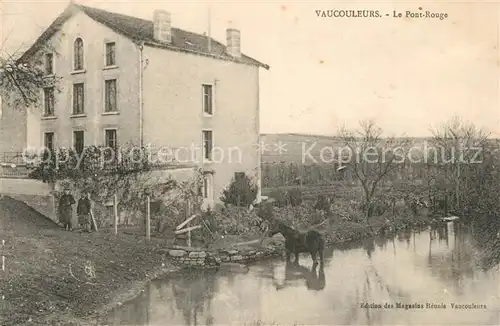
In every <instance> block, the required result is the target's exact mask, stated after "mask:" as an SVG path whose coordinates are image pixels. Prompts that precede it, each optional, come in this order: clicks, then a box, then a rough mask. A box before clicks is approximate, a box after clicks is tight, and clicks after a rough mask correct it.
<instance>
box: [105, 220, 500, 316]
mask: <svg viewBox="0 0 500 326" xmlns="http://www.w3.org/2000/svg"><path fill="white" fill-rule="evenodd" d="M481 257H482V256H481V251H480V250H478V249H477V247H476V246H475V242H474V240H473V238H472V236H471V232H470V230H469V228H467V227H464V226H459V225H457V224H454V223H453V222H450V223H448V224H447V225H443V226H441V227H438V228H434V229H429V230H426V231H420V232H405V233H401V234H399V235H398V236H397V237H395V238H392V239H379V240H365V241H363V242H360V243H355V244H352V245H349V246H344V247H336V248H329V249H328V250H327V252H326V255H325V265H324V268H323V269H322V270H321V269H320V268H318V269H317V270H316V272H315V271H314V270H311V267H312V261H311V259H310V258H309V257H308V256H307V255H303V256H301V257H300V259H299V264H300V265H299V266H296V265H293V264H285V262H284V260H283V259H281V258H277V259H272V260H266V261H261V262H258V263H255V264H252V265H250V269H249V272H248V273H229V272H199V273H184V274H180V275H178V276H175V277H172V276H171V277H169V278H165V279H163V280H156V281H153V282H151V283H149V284H148V285H147V286H146V287H145V288H144V290H143V292H142V293H141V294H140V295H139V296H138V297H136V298H135V299H133V300H131V301H129V302H125V303H123V304H122V305H121V306H120V307H118V308H116V309H114V310H113V311H111V312H110V313H109V315H108V316H106V317H105V318H103V319H101V320H100V322H99V323H100V324H101V325H105V324H107V325H123V324H125V325H245V324H246V325H270V324H274V325H284V324H287V325H294V324H295V325H479V324H482V325H499V324H500V319H499V311H500V305H499V302H500V297H499V293H500V282H499V281H500V277H499V276H500V272H499V268H498V267H499V266H498V265H496V266H494V267H493V268H489V269H485V268H482V267H481V266H482V263H481ZM452 304H454V305H455V307H452ZM366 305H368V307H369V308H367V307H366ZM461 305H462V306H461ZM443 306H445V308H443ZM457 306H458V307H457Z"/></svg>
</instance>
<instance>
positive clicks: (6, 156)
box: [0, 152, 25, 165]
mask: <svg viewBox="0 0 500 326" xmlns="http://www.w3.org/2000/svg"><path fill="white" fill-rule="evenodd" d="M0 163H5V164H15V165H24V164H25V162H24V157H23V153H22V152H3V153H0Z"/></svg>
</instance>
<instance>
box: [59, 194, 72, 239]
mask: <svg viewBox="0 0 500 326" xmlns="http://www.w3.org/2000/svg"><path fill="white" fill-rule="evenodd" d="M74 204H75V198H73V196H72V195H71V194H70V192H69V188H64V194H63V195H62V196H61V198H60V199H59V221H60V222H61V223H62V224H63V227H64V229H65V230H68V231H72V230H73V223H72V222H73V205H74Z"/></svg>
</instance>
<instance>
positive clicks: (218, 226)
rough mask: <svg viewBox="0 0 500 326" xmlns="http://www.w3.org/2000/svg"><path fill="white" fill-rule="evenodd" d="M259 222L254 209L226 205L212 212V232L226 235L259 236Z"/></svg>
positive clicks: (259, 219)
mask: <svg viewBox="0 0 500 326" xmlns="http://www.w3.org/2000/svg"><path fill="white" fill-rule="evenodd" d="M260 222H261V218H259V217H258V216H257V214H256V212H255V210H252V211H249V210H248V209H246V208H242V207H236V206H228V207H224V208H223V209H221V210H220V211H217V212H213V225H212V227H213V229H214V230H212V232H214V231H215V232H218V233H219V234H222V235H226V234H231V235H239V236H241V235H243V236H248V237H256V236H260V228H259V226H260Z"/></svg>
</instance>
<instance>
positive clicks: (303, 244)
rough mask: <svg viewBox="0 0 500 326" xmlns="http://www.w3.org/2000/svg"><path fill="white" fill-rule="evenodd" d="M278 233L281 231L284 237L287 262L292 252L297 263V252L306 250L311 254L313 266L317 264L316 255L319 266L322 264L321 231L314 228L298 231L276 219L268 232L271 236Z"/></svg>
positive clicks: (323, 241)
mask: <svg viewBox="0 0 500 326" xmlns="http://www.w3.org/2000/svg"><path fill="white" fill-rule="evenodd" d="M278 233H281V235H283V237H284V238H285V249H286V260H287V262H288V261H290V256H291V254H292V253H293V254H294V255H295V263H298V262H299V254H300V253H303V252H308V253H310V254H311V258H312V260H313V266H317V265H318V260H317V255H319V260H320V263H321V266H323V260H324V255H323V251H324V249H325V240H324V239H323V236H322V235H321V233H319V232H318V231H314V230H310V231H307V232H299V231H297V230H295V229H293V228H291V227H289V226H286V225H285V224H283V223H282V222H279V221H277V222H275V223H274V225H272V226H271V228H270V230H269V233H268V234H269V236H271V237H272V236H273V235H275V234H278Z"/></svg>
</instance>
